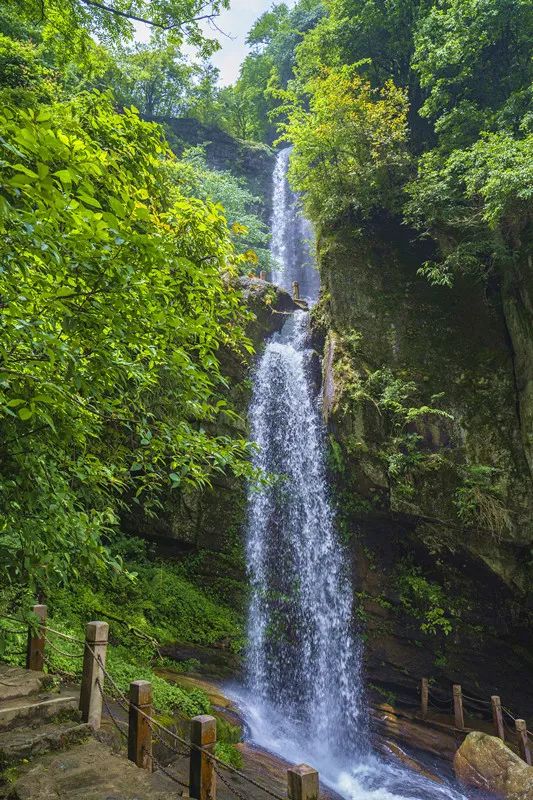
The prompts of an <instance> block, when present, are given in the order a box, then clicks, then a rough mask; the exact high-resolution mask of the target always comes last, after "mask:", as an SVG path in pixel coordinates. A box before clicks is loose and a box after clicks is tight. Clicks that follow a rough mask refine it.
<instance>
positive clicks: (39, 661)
mask: <svg viewBox="0 0 533 800" xmlns="http://www.w3.org/2000/svg"><path fill="white" fill-rule="evenodd" d="M32 611H33V613H34V614H36V615H37V616H38V617H39V622H40V625H39V628H38V629H37V631H36V630H35V628H32V627H31V626H30V627H29V629H28V644H27V647H26V669H33V670H37V671H38V672H42V669H43V667H44V644H45V636H46V617H47V616H48V609H47V608H46V606H42V605H36V606H33V608H32Z"/></svg>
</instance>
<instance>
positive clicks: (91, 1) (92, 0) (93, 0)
mask: <svg viewBox="0 0 533 800" xmlns="http://www.w3.org/2000/svg"><path fill="white" fill-rule="evenodd" d="M81 2H82V3H84V4H85V5H86V6H93V7H94V8H99V9H101V10H102V11H106V12H107V13H108V14H115V15H116V16H118V17H124V19H131V20H134V21H135V22H143V23H144V24H145V25H150V26H151V27H152V28H160V29H161V30H163V31H170V30H172V29H173V28H180V27H181V26H182V25H186V24H187V23H189V22H200V21H201V20H203V19H214V18H215V17H218V14H204V15H203V16H200V17H191V18H190V19H184V20H181V21H180V22H173V23H172V25H164V24H163V23H162V22H156V21H155V20H153V19H145V18H144V17H138V16H137V15H136V14H130V13H129V12H128V11H121V10H120V9H118V8H113V6H106V5H105V4H104V3H99V2H97V0H81Z"/></svg>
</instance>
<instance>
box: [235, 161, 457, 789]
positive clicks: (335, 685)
mask: <svg viewBox="0 0 533 800" xmlns="http://www.w3.org/2000/svg"><path fill="white" fill-rule="evenodd" d="M289 154H290V150H288V149H287V150H284V151H282V152H281V153H279V155H278V158H277V163H276V169H275V172H274V190H273V198H274V208H273V226H272V228H273V229H272V253H273V255H274V257H275V258H277V260H278V262H279V268H278V271H277V273H276V274H275V275H274V281H275V282H278V283H279V284H281V285H282V286H284V287H285V288H289V287H290V285H291V282H292V281H294V280H298V281H299V283H300V289H301V294H302V296H303V297H305V298H306V299H307V300H308V301H310V302H313V301H314V300H315V299H316V297H317V295H318V289H319V279H318V274H317V271H316V269H315V267H314V266H313V262H312V259H311V251H310V245H309V241H310V239H311V236H310V233H311V232H310V228H309V225H308V223H307V222H306V221H305V220H304V218H303V216H302V215H301V213H300V211H299V207H298V198H297V197H296V195H294V193H293V192H291V190H290V187H289V186H288V183H287V166H288V159H289ZM313 385H314V382H313V380H312V350H311V348H310V343H309V326H308V314H307V312H305V311H298V312H296V313H295V314H293V315H292V316H291V318H290V319H289V320H288V321H287V322H286V323H285V326H284V328H283V330H282V332H281V333H280V334H277V335H275V336H274V337H273V338H272V339H271V341H270V342H269V343H268V344H267V346H266V347H265V350H264V353H263V355H262V357H261V360H260V362H259V364H258V367H257V371H256V374H255V382H254V391H253V398H252V403H251V407H250V421H251V428H252V437H253V440H254V441H255V442H256V443H257V445H258V449H257V453H256V456H255V465H256V466H257V467H260V468H261V469H262V470H263V471H264V472H265V473H266V474H267V475H268V476H270V480H269V481H267V482H266V484H265V485H262V486H260V487H259V488H257V487H254V488H251V489H250V492H249V497H248V536H247V555H248V564H249V569H250V574H251V584H252V598H251V604H250V613H249V625H248V642H249V645H248V651H247V673H248V685H247V688H246V690H245V691H243V692H238V693H237V699H238V701H239V702H240V704H241V707H242V708H243V711H244V713H245V715H246V719H247V722H248V725H249V728H250V732H251V737H252V740H253V741H255V742H256V743H257V744H259V745H261V746H263V747H265V748H267V749H269V750H271V751H273V752H275V753H278V754H280V755H282V756H283V757H284V758H286V759H287V760H289V761H291V762H293V763H300V762H302V761H305V762H307V763H309V764H312V765H313V766H314V767H315V768H317V769H319V771H320V775H321V780H323V781H326V782H327V783H328V784H329V785H330V786H332V787H333V788H335V789H336V790H337V791H338V792H339V794H340V795H341V796H343V797H346V798H350V799H351V800H366V799H367V798H372V799H373V800H397V799H399V798H402V799H404V798H423V799H424V800H430V798H435V799H436V798H441V799H442V798H452V799H453V800H459V799H460V798H464V797H465V796H464V795H462V794H460V793H459V792H457V791H456V790H454V789H453V788H452V787H451V786H448V785H447V784H443V785H440V786H439V785H437V784H435V783H433V782H431V781H429V780H427V779H425V778H423V777H422V776H420V775H419V774H418V773H414V772H410V771H408V770H406V769H405V768H404V767H403V766H401V765H399V764H398V765H396V764H395V763H394V762H393V761H385V760H383V759H381V758H379V757H377V756H376V755H375V754H373V753H372V751H371V749H370V747H369V745H368V742H369V736H368V731H367V720H366V712H365V708H366V704H365V701H364V691H363V686H362V680H361V653H360V647H361V645H360V643H359V641H358V637H356V636H354V633H353V630H354V626H353V624H352V605H353V597H352V591H351V581H350V576H349V574H348V570H347V564H348V563H349V559H348V556H347V553H346V552H345V550H344V548H343V547H342V545H341V543H340V541H339V540H338V537H337V535H336V531H335V524H334V515H333V513H332V509H331V507H330V503H329V499H328V490H327V480H326V469H325V463H324V432H323V427H322V421H321V415H320V408H319V400H318V398H317V396H316V392H315V391H314V390H313Z"/></svg>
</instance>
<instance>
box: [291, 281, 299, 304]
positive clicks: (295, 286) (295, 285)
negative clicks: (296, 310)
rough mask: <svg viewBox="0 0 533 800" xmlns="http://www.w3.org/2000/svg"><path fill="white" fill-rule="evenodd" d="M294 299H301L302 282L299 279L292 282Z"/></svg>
mask: <svg viewBox="0 0 533 800" xmlns="http://www.w3.org/2000/svg"><path fill="white" fill-rule="evenodd" d="M292 299H293V300H299V299H300V284H299V283H298V281H293V282H292Z"/></svg>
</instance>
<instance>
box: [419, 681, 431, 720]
mask: <svg viewBox="0 0 533 800" xmlns="http://www.w3.org/2000/svg"><path fill="white" fill-rule="evenodd" d="M428 706H429V682H428V679H427V678H422V680H421V681H420V715H421V717H422V719H426V717H427V715H428Z"/></svg>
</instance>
